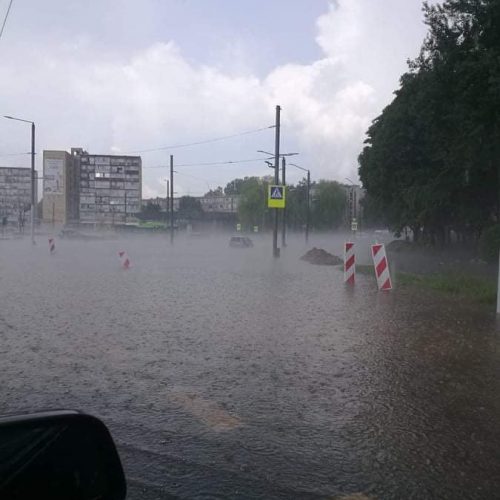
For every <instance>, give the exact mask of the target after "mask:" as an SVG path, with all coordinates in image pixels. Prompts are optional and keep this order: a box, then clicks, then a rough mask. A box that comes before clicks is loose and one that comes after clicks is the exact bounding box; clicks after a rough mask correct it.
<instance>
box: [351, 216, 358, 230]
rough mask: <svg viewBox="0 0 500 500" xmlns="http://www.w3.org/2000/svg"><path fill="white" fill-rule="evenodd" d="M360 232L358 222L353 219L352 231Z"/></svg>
mask: <svg viewBox="0 0 500 500" xmlns="http://www.w3.org/2000/svg"><path fill="white" fill-rule="evenodd" d="M357 230H358V221H357V220H356V219H355V218H353V219H352V221H351V231H357Z"/></svg>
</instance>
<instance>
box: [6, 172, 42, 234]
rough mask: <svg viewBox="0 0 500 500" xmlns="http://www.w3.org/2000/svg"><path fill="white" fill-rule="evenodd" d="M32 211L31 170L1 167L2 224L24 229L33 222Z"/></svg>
mask: <svg viewBox="0 0 500 500" xmlns="http://www.w3.org/2000/svg"><path fill="white" fill-rule="evenodd" d="M35 175H37V174H36V172H35ZM36 199H38V197H37V193H36V183H35V200H36ZM30 209H31V168H13V167H12V168H11V167H0V223H2V224H3V223H4V222H5V223H7V224H15V225H18V226H19V227H20V228H22V227H24V225H25V224H28V223H30V221H31V213H30Z"/></svg>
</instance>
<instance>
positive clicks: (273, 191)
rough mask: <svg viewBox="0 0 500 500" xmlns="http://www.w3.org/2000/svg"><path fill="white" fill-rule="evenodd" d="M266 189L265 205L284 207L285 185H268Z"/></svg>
mask: <svg viewBox="0 0 500 500" xmlns="http://www.w3.org/2000/svg"><path fill="white" fill-rule="evenodd" d="M268 189H269V190H268V195H267V206H268V207H269V208H285V186H276V185H270V186H269V188H268Z"/></svg>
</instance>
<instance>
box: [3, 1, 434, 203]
mask: <svg viewBox="0 0 500 500" xmlns="http://www.w3.org/2000/svg"><path fill="white" fill-rule="evenodd" d="M8 3H9V0H0V23H1V21H3V18H4V15H5V12H6V10H7V7H8ZM422 19H423V17H422V12H421V0H337V1H332V0H237V1H236V0H140V1H138V0H85V1H82V0H44V1H43V2H42V1H40V0H14V2H13V5H12V9H11V12H10V16H9V18H8V20H7V24H6V27H5V31H4V34H3V36H2V38H1V39H0V115H14V116H17V117H20V118H25V119H28V120H33V121H35V122H36V125H37V152H38V153H41V152H42V151H43V149H66V150H69V149H70V148H71V147H72V146H73V147H76V146H81V147H83V148H85V149H86V150H87V151H89V152H90V153H122V152H131V151H137V150H144V149H154V148H161V147H164V146H170V145H178V144H185V143H191V142H197V141H204V140H208V139H212V138H217V137H220V136H226V135H232V134H237V133H240V132H245V131H251V130H255V129H260V128H264V127H268V126H271V125H273V123H274V108H275V106H276V105H277V104H279V105H281V106H282V125H283V128H282V152H299V153H300V156H297V157H295V158H294V163H297V164H299V165H301V166H304V167H306V168H310V169H311V174H312V177H313V179H319V178H326V179H334V180H338V181H340V182H343V181H344V179H345V177H349V178H351V179H353V180H357V156H358V154H359V152H360V150H361V147H362V143H363V139H364V134H365V132H366V129H367V127H368V126H369V125H370V122H371V121H372V120H373V119H374V118H375V117H376V116H377V115H378V114H379V113H380V112H381V110H382V109H383V108H384V106H386V105H387V104H388V103H389V102H390V101H391V99H392V92H393V91H394V90H395V89H396V88H397V86H398V81H399V77H400V75H401V74H402V73H403V72H404V71H406V60H407V59H408V58H413V57H415V56H417V55H418V52H419V48H420V45H421V43H422V40H423V38H424V36H425V32H426V29H425V26H424V25H423V23H422ZM29 141H30V130H29V125H27V124H23V123H19V122H13V121H11V120H6V119H0V166H29V164H30V163H29V156H27V155H22V156H8V155H11V154H13V153H24V152H26V151H28V150H29V147H30V146H29V144H30V142H29ZM273 148H274V130H273V129H267V130H264V131H260V132H256V133H252V134H247V135H242V136H240V137H238V138H233V139H228V140H224V141H219V142H213V143H209V144H204V145H198V146H193V147H189V148H176V149H165V150H162V151H156V152H149V153H141V156H142V160H143V196H144V197H149V196H154V195H160V196H164V195H165V189H166V185H165V182H164V180H165V179H166V177H167V175H166V173H167V170H166V168H163V166H166V165H167V164H168V161H169V155H170V154H174V155H175V163H176V164H177V165H183V164H193V163H195V164H198V163H205V162H225V161H237V160H249V159H250V160H251V159H257V158H259V157H260V156H261V155H260V154H258V153H257V152H256V150H258V149H263V150H268V151H272V150H273ZM158 167H161V168H158ZM41 168H42V164H41V154H39V156H38V158H37V169H39V170H41ZM176 170H177V171H178V172H179V175H178V176H177V186H176V191H177V192H178V194H179V195H182V194H192V195H200V194H203V193H204V192H206V191H207V189H208V187H210V188H214V187H216V186H217V185H222V186H225V185H226V183H227V182H228V181H230V180H231V179H233V178H235V177H243V176H246V175H266V174H268V173H270V172H271V171H270V170H269V169H267V168H266V166H265V164H264V162H263V161H254V162H245V163H241V164H232V165H220V166H189V167H181V166H179V167H177V168H176ZM288 177H289V179H290V181H291V182H296V181H297V180H299V179H300V178H301V177H302V175H301V172H300V171H299V170H296V169H293V167H290V168H289V170H288Z"/></svg>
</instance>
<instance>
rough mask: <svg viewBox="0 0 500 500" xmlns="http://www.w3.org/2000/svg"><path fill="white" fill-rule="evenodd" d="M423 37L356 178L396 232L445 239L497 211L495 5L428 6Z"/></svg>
mask: <svg viewBox="0 0 500 500" xmlns="http://www.w3.org/2000/svg"><path fill="white" fill-rule="evenodd" d="M424 13H425V20H426V23H427V25H428V27H429V32H428V35H427V37H426V39H425V41H424V43H423V45H422V50H421V53H420V55H419V57H418V58H417V59H415V60H414V61H411V62H410V65H409V71H408V73H406V74H405V75H403V76H402V78H401V86H400V89H399V90H398V91H397V92H396V93H395V98H394V100H393V101H392V103H391V104H389V106H387V107H386V108H385V109H384V111H383V112H382V114H381V115H380V116H379V117H378V118H377V119H376V120H375V121H374V122H373V124H372V126H371V127H370V129H369V130H368V132H367V140H366V143H365V147H364V149H363V152H362V153H361V155H360V157H359V164H360V168H359V175H360V178H361V180H362V182H363V184H364V186H365V188H366V189H367V191H368V194H369V196H370V198H371V202H372V203H373V204H374V205H375V206H376V207H377V208H379V209H380V210H381V211H382V212H383V214H384V218H385V219H386V220H387V222H388V223H389V225H390V227H391V228H392V229H394V230H396V231H397V230H400V229H402V227H404V226H407V225H409V226H411V227H412V229H413V231H414V234H415V236H416V238H418V237H419V236H420V234H421V233H422V235H423V237H424V238H425V239H426V240H428V241H431V242H433V243H435V242H440V243H445V242H447V241H449V233H450V229H454V230H455V232H457V233H458V234H461V235H462V236H463V237H464V238H466V237H473V238H476V239H477V237H478V236H479V234H480V232H481V230H482V229H483V228H484V227H485V226H487V225H488V224H490V222H491V221H492V220H493V219H495V218H496V219H497V220H498V214H499V203H498V201H499V187H500V185H499V182H498V179H499V177H500V164H499V163H498V157H499V156H500V133H499V132H500V35H499V33H500V1H499V0H448V1H445V2H444V3H442V4H436V5H429V4H427V3H425V4H424Z"/></svg>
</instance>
